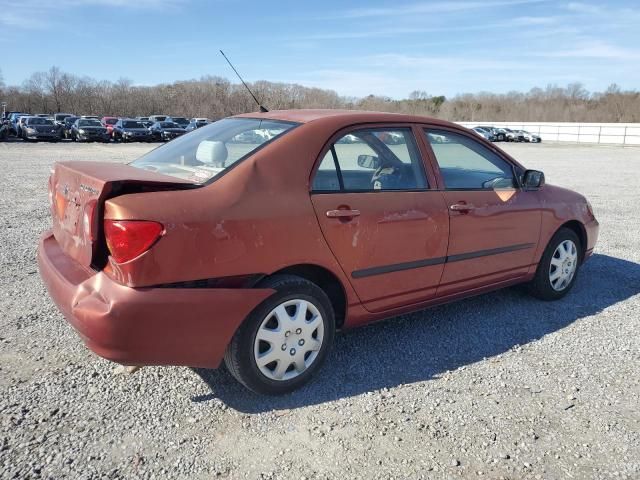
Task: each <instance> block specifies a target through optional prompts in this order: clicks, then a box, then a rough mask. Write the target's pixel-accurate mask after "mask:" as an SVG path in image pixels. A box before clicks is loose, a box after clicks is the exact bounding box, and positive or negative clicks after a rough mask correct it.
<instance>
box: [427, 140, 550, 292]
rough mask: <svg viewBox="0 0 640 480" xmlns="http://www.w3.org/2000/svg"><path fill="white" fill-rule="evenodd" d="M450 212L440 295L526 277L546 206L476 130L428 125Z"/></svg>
mask: <svg viewBox="0 0 640 480" xmlns="http://www.w3.org/2000/svg"><path fill="white" fill-rule="evenodd" d="M425 135H426V139H427V141H428V143H429V144H430V146H431V149H432V152H433V154H434V157H435V160H436V165H435V167H436V168H437V169H438V170H439V174H440V178H441V181H442V184H443V187H444V192H443V194H444V199H445V202H446V206H447V208H448V211H449V218H450V223H449V228H450V233H449V248H448V251H447V263H446V265H445V268H444V273H443V275H442V281H441V284H440V287H439V289H438V296H444V295H449V294H455V293H459V292H461V291H466V290H471V289H474V288H478V287H482V286H485V285H488V284H494V283H499V282H502V281H507V280H511V279H514V278H518V277H522V276H524V275H525V274H526V273H527V272H528V270H529V267H530V266H531V265H532V263H533V261H534V253H535V250H536V247H537V244H538V237H539V234H540V224H541V211H540V205H539V203H538V200H537V196H536V194H535V192H528V191H525V190H522V189H521V188H519V186H518V181H517V179H516V172H515V166H514V165H513V164H512V163H511V162H509V161H508V160H507V159H506V158H502V157H501V156H500V155H498V153H496V152H494V151H492V150H490V149H489V148H487V147H486V146H485V145H483V144H482V143H481V142H480V141H478V140H476V139H474V138H472V137H471V136H470V135H469V136H468V135H464V134H462V133H457V132H453V131H449V130H436V129H427V130H425Z"/></svg>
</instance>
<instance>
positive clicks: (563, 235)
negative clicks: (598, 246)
mask: <svg viewBox="0 0 640 480" xmlns="http://www.w3.org/2000/svg"><path fill="white" fill-rule="evenodd" d="M580 248H581V243H580V239H579V238H578V236H577V235H576V233H575V232H574V231H573V230H571V229H569V228H561V229H560V230H558V231H557V232H556V234H555V235H554V236H553V237H552V238H551V240H550V241H549V244H548V245H547V248H546V249H545V251H544V254H543V255H542V258H541V259H540V263H539V264H538V268H537V270H536V275H535V277H534V278H533V280H532V281H531V283H530V285H529V291H530V293H531V294H532V295H533V296H535V297H537V298H540V299H541V300H558V299H560V298H562V297H564V296H565V295H566V294H567V293H569V291H570V290H571V288H573V284H574V283H575V281H576V277H577V274H578V269H579V267H580Z"/></svg>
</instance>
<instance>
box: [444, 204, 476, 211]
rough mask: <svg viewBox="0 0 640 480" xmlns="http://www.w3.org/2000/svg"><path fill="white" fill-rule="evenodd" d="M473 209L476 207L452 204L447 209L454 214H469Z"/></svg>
mask: <svg viewBox="0 0 640 480" xmlns="http://www.w3.org/2000/svg"><path fill="white" fill-rule="evenodd" d="M475 208H476V207H474V206H473V205H467V204H466V203H454V204H453V205H451V206H450V207H449V209H450V210H453V211H454V212H470V211H471V210H474V209H475Z"/></svg>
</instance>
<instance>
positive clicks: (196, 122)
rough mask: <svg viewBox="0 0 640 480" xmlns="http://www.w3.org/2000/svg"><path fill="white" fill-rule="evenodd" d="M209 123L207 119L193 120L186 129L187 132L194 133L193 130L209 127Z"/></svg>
mask: <svg viewBox="0 0 640 480" xmlns="http://www.w3.org/2000/svg"><path fill="white" fill-rule="evenodd" d="M208 124H209V122H208V121H207V119H206V118H192V119H191V121H190V122H189V125H187V127H186V128H185V130H186V131H187V132H192V131H193V130H197V129H198V128H201V127H204V126H205V125H208Z"/></svg>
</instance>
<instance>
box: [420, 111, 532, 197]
mask: <svg viewBox="0 0 640 480" xmlns="http://www.w3.org/2000/svg"><path fill="white" fill-rule="evenodd" d="M418 127H419V129H420V130H421V131H422V135H421V136H422V140H423V141H424V144H425V146H426V147H427V149H428V154H429V158H430V161H431V163H432V165H433V168H434V170H435V171H436V173H437V176H438V181H439V184H440V188H439V190H440V191H443V192H449V191H452V192H453V191H455V192H493V191H497V190H520V191H523V187H522V179H521V178H520V173H519V171H518V170H519V169H520V168H523V167H522V166H521V165H519V164H517V163H515V162H514V161H513V160H512V159H510V158H507V157H505V155H503V154H502V152H501V151H499V150H498V149H497V148H496V147H495V146H494V145H493V144H491V143H490V144H489V145H485V144H484V142H487V140H484V139H482V138H480V139H478V138H474V136H472V135H470V134H469V132H465V131H462V130H458V129H456V128H450V127H448V126H439V125H432V124H420V125H418ZM428 130H436V131H437V130H443V131H448V132H451V133H455V134H458V135H462V136H464V137H467V138H469V139H470V140H471V141H475V142H477V143H479V144H480V145H483V146H484V147H485V148H487V149H488V150H489V151H491V152H492V153H494V154H495V155H497V156H498V158H500V159H501V160H503V161H504V162H505V163H507V164H508V165H509V166H510V167H511V171H512V173H513V178H514V179H515V183H516V186H515V187H507V188H482V187H479V188H478V187H472V188H455V187H454V188H447V186H446V185H445V183H444V177H443V176H442V172H441V171H440V164H439V163H438V158H437V157H436V154H435V152H434V151H433V148H432V146H431V142H430V141H429V139H428V137H427V133H428Z"/></svg>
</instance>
